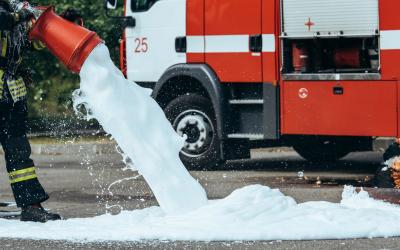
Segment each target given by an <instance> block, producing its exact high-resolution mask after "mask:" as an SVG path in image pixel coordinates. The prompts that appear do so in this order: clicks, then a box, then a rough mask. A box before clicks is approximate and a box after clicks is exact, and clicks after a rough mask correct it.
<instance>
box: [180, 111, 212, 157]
mask: <svg viewBox="0 0 400 250" xmlns="http://www.w3.org/2000/svg"><path fill="white" fill-rule="evenodd" d="M173 125H174V128H175V129H176V132H177V133H178V134H179V135H180V136H185V137H186V141H185V146H184V148H183V150H182V153H183V154H185V155H187V156H190V157H198V156H200V155H202V154H204V153H205V152H206V151H207V149H208V147H209V146H210V144H211V142H212V137H213V126H212V123H211V120H210V118H209V117H208V116H207V115H206V114H204V113H203V112H201V111H198V110H188V111H185V112H183V113H181V114H180V115H179V116H178V117H177V118H176V119H175V121H174V124H173Z"/></svg>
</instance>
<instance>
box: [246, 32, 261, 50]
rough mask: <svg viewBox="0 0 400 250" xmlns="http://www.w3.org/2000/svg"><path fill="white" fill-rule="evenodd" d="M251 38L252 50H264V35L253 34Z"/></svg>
mask: <svg viewBox="0 0 400 250" xmlns="http://www.w3.org/2000/svg"><path fill="white" fill-rule="evenodd" d="M249 39H250V40H249V44H250V51H251V52H255V53H258V52H262V35H260V34H258V35H251V36H250V38H249Z"/></svg>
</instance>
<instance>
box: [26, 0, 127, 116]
mask: <svg viewBox="0 0 400 250" xmlns="http://www.w3.org/2000/svg"><path fill="white" fill-rule="evenodd" d="M30 2H31V4H32V5H33V6H47V5H54V6H55V7H56V11H57V13H61V12H62V11H64V10H65V9H67V8H69V7H72V8H75V9H78V10H79V11H80V12H81V13H82V15H83V19H84V25H85V27H87V28H88V29H90V30H93V31H95V32H97V33H98V34H99V35H100V37H102V38H103V39H104V41H105V42H106V44H107V46H108V47H109V49H110V52H111V56H112V58H113V60H114V62H115V63H117V62H119V60H118V58H119V39H120V38H121V34H122V28H121V26H120V25H119V24H118V23H117V22H116V20H114V19H112V18H108V17H106V15H105V10H104V8H103V1H102V0H85V1H83V0H37V1H30ZM120 2H122V1H120ZM60 32H62V31H60ZM25 65H27V67H29V68H31V69H32V72H33V80H34V83H33V84H32V85H31V86H29V102H30V118H31V119H35V120H37V119H38V118H39V119H41V118H46V119H47V118H48V117H56V118H61V119H64V118H65V117H68V119H70V118H71V117H74V115H73V111H72V107H71V93H72V91H73V90H74V89H77V88H78V87H79V76H78V75H75V74H73V73H71V72H69V71H68V70H67V69H66V68H65V67H64V66H63V65H62V64H61V63H60V62H59V61H58V60H57V59H56V58H55V57H54V56H53V55H51V54H50V53H49V52H48V51H46V50H45V51H40V52H28V53H27V54H26V57H25Z"/></svg>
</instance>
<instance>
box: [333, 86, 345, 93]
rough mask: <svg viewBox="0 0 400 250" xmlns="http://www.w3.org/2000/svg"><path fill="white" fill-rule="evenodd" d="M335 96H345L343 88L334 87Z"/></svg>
mask: <svg viewBox="0 0 400 250" xmlns="http://www.w3.org/2000/svg"><path fill="white" fill-rule="evenodd" d="M333 94H334V95H343V94H344V89H343V87H333Z"/></svg>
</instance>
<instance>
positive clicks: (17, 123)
mask: <svg viewBox="0 0 400 250" xmlns="http://www.w3.org/2000/svg"><path fill="white" fill-rule="evenodd" d="M3 116H4V117H3V119H4V120H3V121H2V123H3V125H2V126H1V127H2V129H3V131H1V134H2V138H1V144H2V146H3V149H4V153H5V158H6V164H7V171H8V173H9V179H10V182H11V188H12V190H13V193H14V197H15V201H16V203H17V205H18V207H27V206H30V205H33V204H40V203H41V202H43V201H45V200H47V199H48V198H49V197H48V195H47V194H46V193H45V191H44V189H43V187H42V185H41V184H40V183H39V180H38V178H37V175H36V171H35V165H34V163H33V161H32V160H31V159H30V155H31V147H30V145H29V141H28V139H27V137H26V116H27V111H26V103H25V101H20V102H17V103H16V104H14V105H12V106H10V107H9V108H8V110H7V111H6V112H4V115H3Z"/></svg>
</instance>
